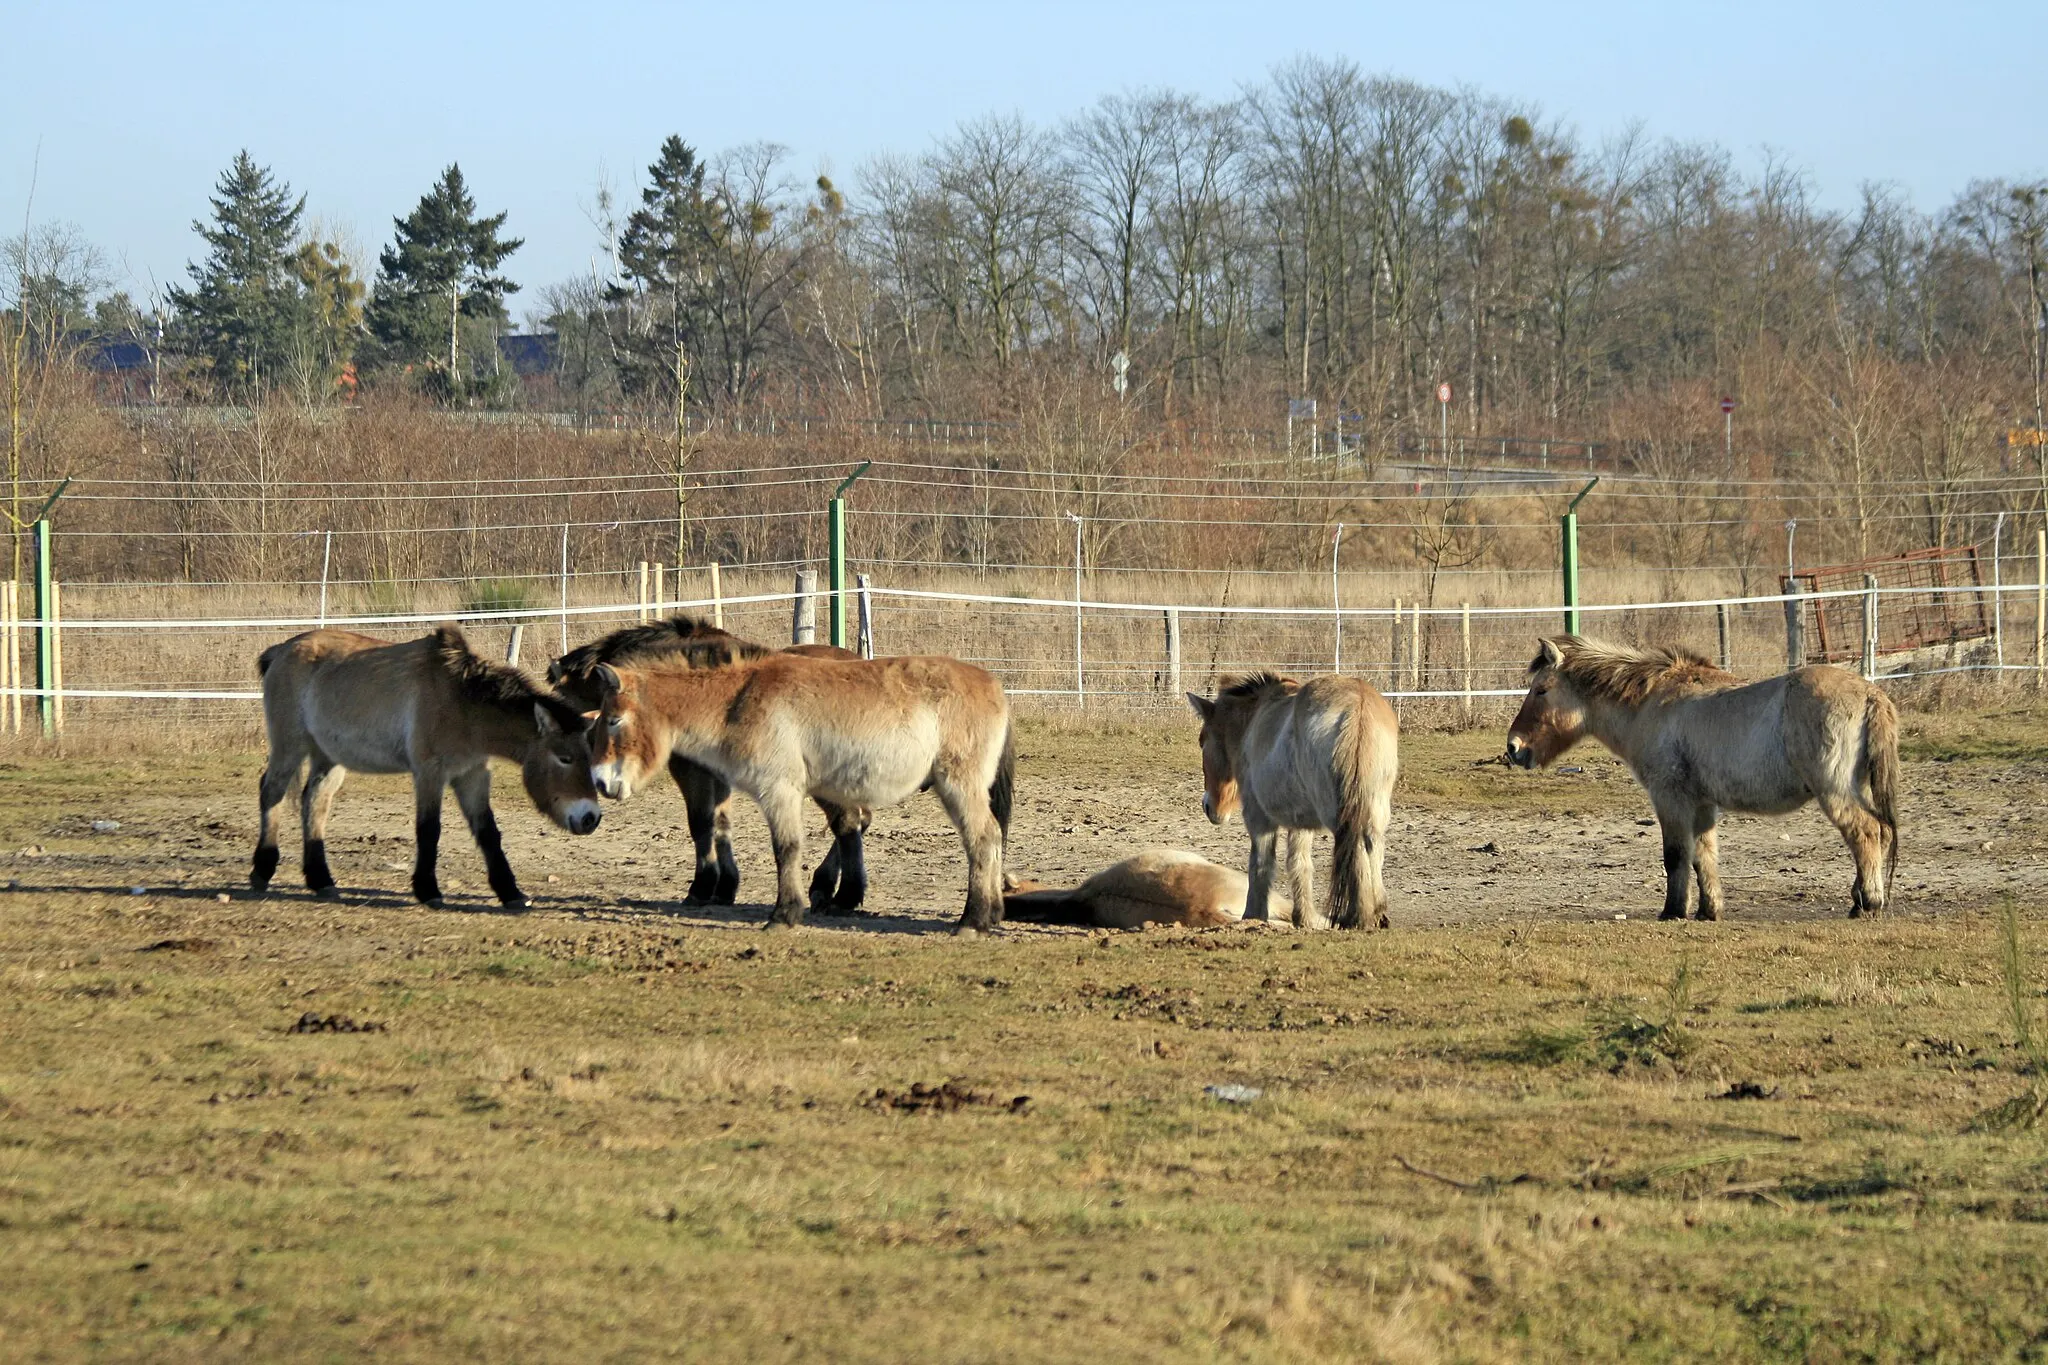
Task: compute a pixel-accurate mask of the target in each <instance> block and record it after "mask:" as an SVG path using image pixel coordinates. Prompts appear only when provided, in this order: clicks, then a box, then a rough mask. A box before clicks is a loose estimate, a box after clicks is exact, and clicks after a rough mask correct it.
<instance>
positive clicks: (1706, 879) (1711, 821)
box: [1692, 806, 1721, 919]
mask: <svg viewBox="0 0 2048 1365" xmlns="http://www.w3.org/2000/svg"><path fill="white" fill-rule="evenodd" d="M1720 819H1721V812H1720V811H1719V810H1718V809H1716V808H1715V807H1713V806H1701V807H1700V808H1699V809H1698V810H1697V811H1695V812H1693V817H1692V832H1693V850H1692V872H1693V878H1694V880H1696V881H1697V882H1699V885H1700V908H1699V911H1698V915H1699V918H1701V919H1719V918H1721V836H1720V834H1719V832H1718V831H1716V829H1715V828H1714V827H1715V825H1716V824H1718V823H1719V822H1720Z"/></svg>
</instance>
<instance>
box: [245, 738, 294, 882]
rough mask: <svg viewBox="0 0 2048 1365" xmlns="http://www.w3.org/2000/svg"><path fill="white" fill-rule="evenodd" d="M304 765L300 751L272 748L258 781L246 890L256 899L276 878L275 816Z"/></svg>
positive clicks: (281, 807) (289, 793)
mask: <svg viewBox="0 0 2048 1365" xmlns="http://www.w3.org/2000/svg"><path fill="white" fill-rule="evenodd" d="M305 761H306V755H305V752H304V751H303V750H287V749H279V748H276V747H273V748H272V749H271V751H270V760H269V762H267V763H266V764H264V767H263V776H262V777H261V778H259V779H257V782H256V817H257V826H256V856H255V858H254V860H253V861H252V862H251V863H250V865H249V888H250V890H252V891H255V892H256V893H257V894H259V895H261V894H262V893H263V892H265V891H267V890H269V889H270V879H271V878H272V877H274V876H276V875H277V860H278V853H277V813H278V812H279V811H280V810H282V809H284V799H285V797H287V796H289V795H291V790H292V779H293V778H295V777H297V776H298V775H299V765H300V764H301V763H304V762H305Z"/></svg>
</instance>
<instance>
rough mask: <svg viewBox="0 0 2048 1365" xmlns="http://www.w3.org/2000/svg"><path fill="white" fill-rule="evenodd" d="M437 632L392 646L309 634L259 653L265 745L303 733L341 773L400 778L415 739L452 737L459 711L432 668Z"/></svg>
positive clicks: (328, 632) (346, 634)
mask: <svg viewBox="0 0 2048 1365" xmlns="http://www.w3.org/2000/svg"><path fill="white" fill-rule="evenodd" d="M442 648H443V642H442V640H441V637H440V636H439V635H438V634H435V635H426V636H422V637H420V638H419V639H416V640H405V641H400V642H398V643H393V642H392V641H389V640H380V639H378V638H376V637H375V636H370V635H359V634H357V633H355V632H354V631H346V630H332V629H323V630H313V631H307V632H306V633H305V634H303V635H297V636H294V637H293V638H292V639H290V640H287V641H285V642H284V644H283V645H282V646H280V647H273V649H272V650H269V651H265V653H266V654H267V655H268V656H269V657H270V664H269V667H267V668H266V669H265V670H264V673H263V696H264V715H265V719H266V721H267V723H268V725H269V728H270V735H271V743H272V745H273V746H276V745H277V744H278V743H279V741H280V740H281V739H285V738H287V737H289V736H294V735H303V736H304V737H305V738H306V739H310V740H311V741H312V743H313V744H314V745H316V746H318V748H319V749H320V750H321V751H322V752H324V753H326V754H327V755H328V756H329V757H330V758H332V759H333V760H334V761H335V762H337V763H339V764H341V765H342V766H343V767H348V768H354V769H357V770H359V771H363V772H399V771H403V770H405V768H407V767H408V766H409V765H410V757H411V750H412V748H413V747H414V736H415V735H416V734H419V733H433V734H439V735H441V736H443V737H444V738H453V737H455V736H454V735H453V733H452V732H455V731H458V730H459V729H460V728H461V708H460V707H459V705H458V704H457V701H456V698H455V696H454V688H453V684H452V682H451V680H450V679H449V678H448V677H447V676H446V674H445V671H444V670H442V669H440V668H438V667H436V660H437V657H438V654H439V651H440V650H441V649H442Z"/></svg>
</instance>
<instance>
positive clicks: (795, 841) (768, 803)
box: [758, 784, 804, 926]
mask: <svg viewBox="0 0 2048 1365" xmlns="http://www.w3.org/2000/svg"><path fill="white" fill-rule="evenodd" d="M758 801H759V803H760V806H761V818H762V819H763V820H765V821H767V822H768V842H769V844H770V845H771V846H772V847H773V848H774V849H775V909H774V910H773V911H771V912H770V913H769V915H768V923H769V924H771V925H778V924H779V925H791V926H794V925H798V924H802V923H803V922H804V898H803V892H802V891H801V890H800V889H799V885H800V882H799V879H800V878H801V877H802V875H803V868H804V798H803V793H802V792H800V791H798V790H797V789H796V788H795V787H792V786H789V785H787V784H781V785H777V786H773V787H770V788H768V789H767V790H765V791H763V792H762V793H761V795H760V796H759V798H758Z"/></svg>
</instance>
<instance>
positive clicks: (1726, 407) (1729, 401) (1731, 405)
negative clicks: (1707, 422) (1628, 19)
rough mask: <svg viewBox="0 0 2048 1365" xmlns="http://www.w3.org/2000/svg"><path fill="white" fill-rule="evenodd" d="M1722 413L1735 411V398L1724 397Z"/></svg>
mask: <svg viewBox="0 0 2048 1365" xmlns="http://www.w3.org/2000/svg"><path fill="white" fill-rule="evenodd" d="M1721 411H1723V412H1733V411H1735V400H1734V399H1733V398H1729V397H1727V396H1725V395H1723V397H1722V399H1721Z"/></svg>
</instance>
